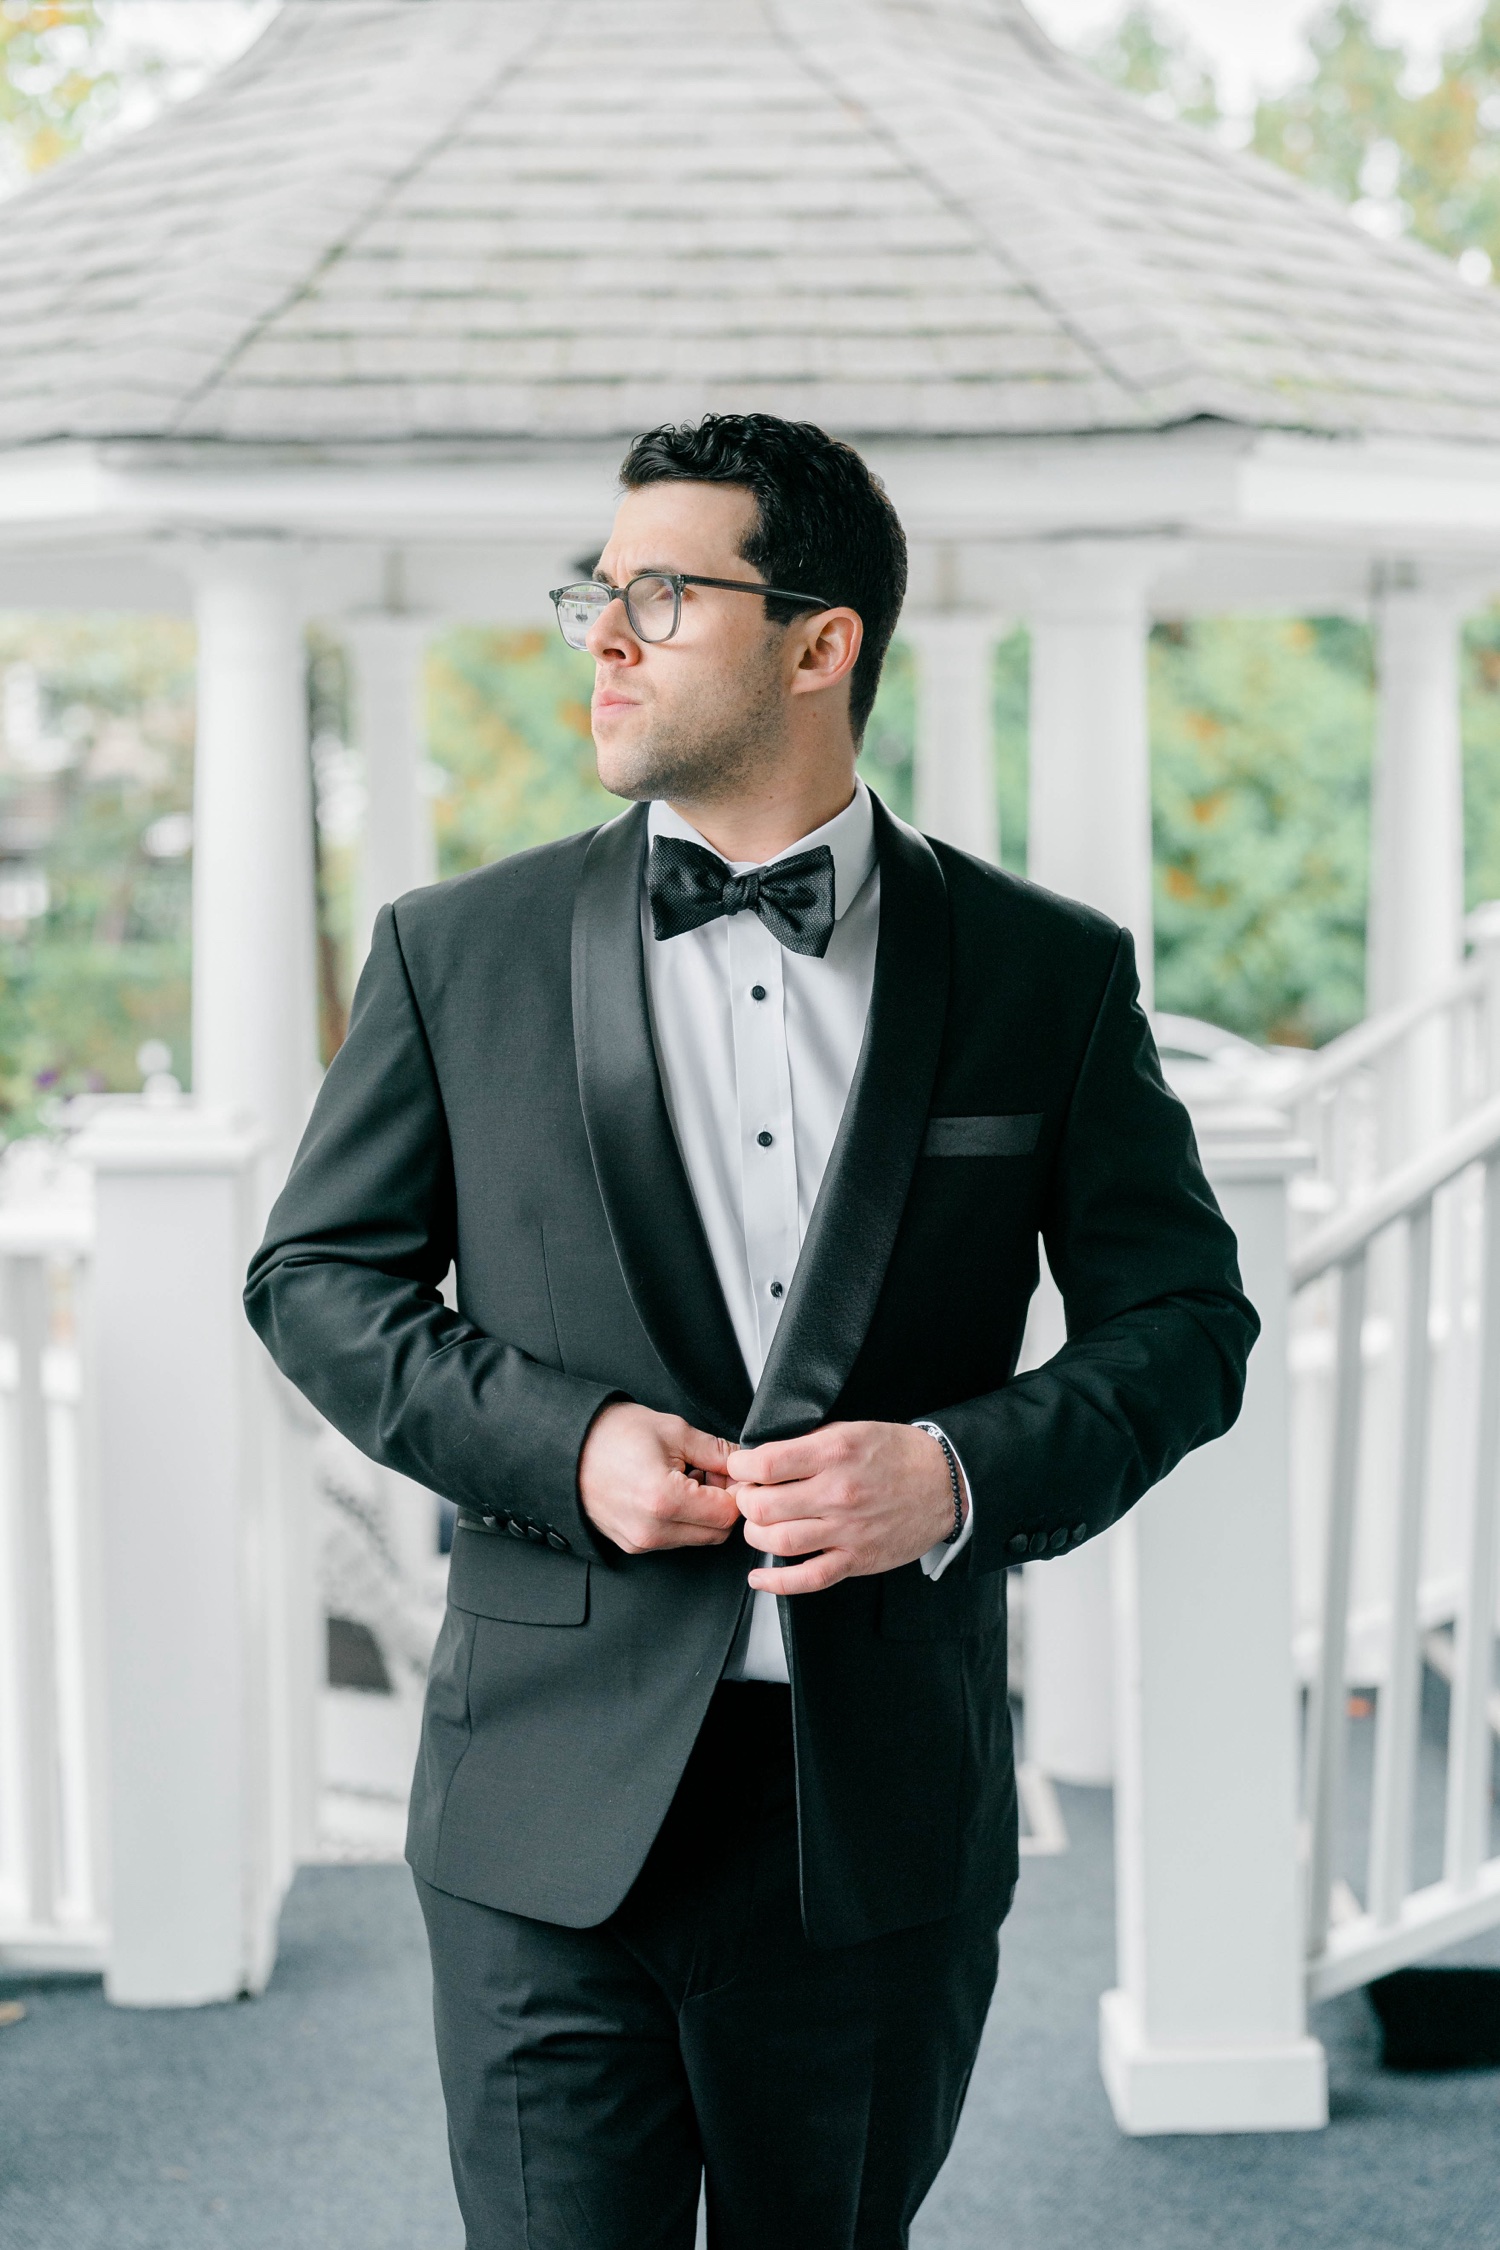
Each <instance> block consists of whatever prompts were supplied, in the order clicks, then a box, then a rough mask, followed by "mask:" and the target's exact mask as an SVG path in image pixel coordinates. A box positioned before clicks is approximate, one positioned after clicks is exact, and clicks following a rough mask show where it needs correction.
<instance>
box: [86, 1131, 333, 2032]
mask: <svg viewBox="0 0 1500 2250" xmlns="http://www.w3.org/2000/svg"><path fill="white" fill-rule="evenodd" d="M257 1149H258V1140H257V1137H256V1136H255V1135H254V1134H253V1133H251V1132H247V1131H246V1130H245V1129H244V1127H243V1125H242V1124H241V1123H240V1121H239V1120H237V1119H236V1118H234V1117H232V1116H231V1115H229V1114H227V1113H225V1112H223V1111H214V1110H201V1109H199V1108H198V1107H197V1106H196V1105H193V1104H188V1103H184V1104H182V1105H181V1106H180V1107H178V1108H166V1109H154V1108H150V1107H143V1108H138V1109H137V1108H129V1109H125V1110H123V1111H116V1112H113V1113H106V1114H105V1115H104V1116H103V1117H102V1118H101V1119H100V1120H98V1121H97V1122H96V1123H95V1124H94V1125H93V1126H91V1127H90V1128H89V1130H88V1131H87V1132H86V1133H85V1134H83V1135H81V1136H80V1138H79V1141H78V1142H77V1143H75V1150H76V1153H77V1154H78V1156H79V1157H80V1158H81V1159H82V1160H83V1161H84V1162H86V1163H88V1164H90V1165H91V1166H92V1167H93V1170H94V1175H95V1183H96V1209H97V1231H96V1237H95V1250H94V1273H93V1285H92V1298H91V1308H90V1332H91V1333H90V1364H91V1368H92V1388H93V1405H94V1416H95V1447H94V1453H95V1458H96V1460H97V1462H98V1476H99V1481H100V1511H99V1513H100V1520H101V1534H100V1542H101V1549H102V1564H103V1567H102V1572H101V1578H102V1585H103V1606H104V1634H103V1638H104V1652H105V1653H104V1664H105V1678H106V1695H105V1704H106V1710H107V1728H108V1745H109V1747H108V1758H107V1775H108V1780H107V1788H108V1805H109V1821H108V1826H109V1837H110V1928H111V1936H110V1944H109V1953H108V1962H107V1968H106V1990H107V1992H108V1996H109V1998H110V1999H111V2000H114V2001H116V2002H120V2003H122V2004H124V2005H126V2006H135V2007H192V2006H197V2005H200V2004H202V2003H204V2002H206V2001H212V2000H230V1999H233V1998H234V1997H235V1995H236V1994H238V1993H241V1992H255V1991H259V1990H260V1989H261V1988H262V1987H263V1986H264V1984H265V1982H266V1979H267V1978H268V1976H269V1975H270V1971H271V1964H272V1960H273V1958H274V1954H275V1942H276V1919H277V1913H278V1909H279V1905H280V1899H281V1894H282V1891H283V1889H284V1886H285V1883H286V1880H287V1878H288V1874H289V1867H288V1863H287V1854H286V1849H285V1841H284V1839H285V1835H286V1829H287V1814H286V1809H285V1807H284V1806H280V1805H278V1803H277V1801H276V1799H277V1793H278V1789H279V1788H281V1787H284V1779H283V1778H279V1761H278V1758H277V1754H276V1745H275V1731H276V1726H277V1710H276V1702H277V1698H276V1693H275V1688H274V1685H273V1682H272V1680H271V1677H270V1672H271V1665H272V1661H273V1652H274V1651H275V1650H276V1649H277V1647H278V1645H279V1644H280V1642H281V1640H282V1638H283V1634H282V1632H281V1630H280V1621H279V1619H278V1616H277V1611H278V1607H279V1603H280V1598H281V1596H280V1573H279V1572H278V1570H277V1568H276V1563H275V1555H274V1544H275V1541H274V1532H273V1530H272V1528H271V1524H270V1515H271V1510H270V1508H269V1506H268V1502H267V1490H268V1484H269V1479H268V1475H267V1469H266V1441H267V1420H268V1401H267V1395H266V1391H265V1387H264V1383H263V1381H262V1379H261V1369H260V1368H259V1367H258V1366H257V1365H256V1364H255V1359H256V1357H257V1356H258V1347H257V1346H256V1344H255V1341H254V1338H253V1337H252V1336H251V1334H250V1331H249V1329H248V1328H247V1326H246V1323H245V1318H244V1313H243V1310H242V1308H241V1304H240V1289H241V1285H242V1281H243V1276H244V1268H245V1260H246V1256H247V1254H248V1250H249V1247H250V1242H251V1236H252V1229H253V1227H254V1223H255V1211H254V1193H255V1184H254V1183H255V1171H256V1156H257Z"/></svg>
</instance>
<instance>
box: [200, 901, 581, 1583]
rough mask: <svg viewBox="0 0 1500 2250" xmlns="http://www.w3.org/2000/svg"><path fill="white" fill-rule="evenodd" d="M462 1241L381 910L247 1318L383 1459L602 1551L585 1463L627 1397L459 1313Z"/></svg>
mask: <svg viewBox="0 0 1500 2250" xmlns="http://www.w3.org/2000/svg"><path fill="white" fill-rule="evenodd" d="M454 1250H455V1197H454V1183H453V1160H452V1152H451V1148H450V1144H449V1139H448V1130H447V1124H446V1121H445V1118H444V1114H443V1104H442V1097H441V1092H440V1089H439V1085H438V1080H437V1074H436V1072H435V1070H434V1068H433V1061H432V1056H431V1053H430V1051H429V1049H428V1045H427V1039H426V1034H425V1032H424V1030H423V1026H422V1021H421V1016H420V1013H419V1011H418V1008H417V1003H416V999H415V996H414V994H413V992H412V988H411V983H410V979H409V977H408V974H407V968H406V962H405V960H404V958H403V955H402V951H401V942H400V937H399V933H398V931H397V927H396V919H395V915H394V913H393V911H392V909H391V908H390V907H385V908H383V909H382V910H381V913H380V917H379V919H378V921H377V923H376V925H375V934H374V939H373V941H372V945H371V950H370V958H369V960H368V962H367V963H366V965H365V969H364V973H363V975H362V976H361V978H360V980H359V989H358V991H357V993H356V994H355V999H354V1007H353V1011H352V1016H351V1020H350V1025H349V1036H348V1038H347V1039H346V1040H345V1042H344V1045H343V1046H342V1048H341V1049H340V1050H339V1053H338V1054H337V1055H336V1056H335V1058H334V1061H333V1063H332V1065H331V1067H330V1069H329V1071H328V1075H327V1077H326V1079H325V1080H324V1083H323V1087H322V1090H321V1092H320V1093H319V1095H318V1099H317V1102H316V1104H315V1105H314V1108H313V1113H312V1117H311V1120H310V1121H309V1124H308V1127H307V1131H306V1133H305V1134H304V1135H303V1139H302V1145H301V1147H300V1148H299V1149H298V1151H297V1156H296V1160H295V1162H294V1163H293V1165H292V1169H291V1173H290V1176H289V1177H288V1180H287V1183H286V1186H285V1188H284V1189H283V1190H282V1193H281V1195H280V1197H279V1198H278V1200H277V1202H276V1205H275V1207H274V1209H273V1210H272V1212H271V1216H270V1220H269V1223H268V1225H267V1228H266V1237H265V1240H264V1242H263V1243H262V1244H261V1246H260V1248H259V1250H258V1251H257V1252H256V1254H255V1257H254V1259H253V1260H252V1262H251V1266H250V1273H249V1279H248V1282H247V1285H246V1290H245V1306H246V1310H247V1312H248V1313H249V1316H250V1321H251V1324H252V1326H253V1327H254V1328H255V1330H256V1332H257V1333H258V1335H259V1336H260V1338H261V1340H262V1341H263V1343H264V1344H265V1346H266V1348H267V1350H268V1351H269V1352H270V1354H271V1357H272V1358H273V1359H274V1360H275V1362H276V1364H277V1366H278V1367H280V1368H281V1370H282V1372H283V1374H285V1375H286V1376H287V1377H288V1378H289V1380H290V1381H291V1382H293V1383H295V1384H296V1386H297V1388H298V1390H300V1391H301V1392H303V1394H304V1395H305V1396H306V1397H307V1398H308V1399H310V1400H311V1401H312V1403H313V1405H314V1406H315V1407H316V1408H317V1409H318V1411H319V1412H320V1413H321V1414H323V1415H325V1416H326V1417H327V1419H328V1420H329V1421H330V1422H332V1423H333V1424H334V1426H335V1427H336V1428H337V1429H340V1430H342V1431H343V1432H344V1434H345V1436H346V1437H348V1438H351V1439H352V1440H353V1442H354V1443H355V1444H356V1445H357V1446H359V1447H360V1448H361V1450H362V1451H363V1452H365V1453H367V1454H369V1455H370V1456H371V1458H372V1459H374V1460H376V1461H379V1462H382V1463H384V1464H385V1465H386V1466H387V1467H390V1468H393V1469H399V1470H400V1471H401V1472H402V1473H403V1474H404V1475H406V1476H409V1477H413V1478H415V1479H416V1480H417V1482H418V1483H420V1484H425V1485H427V1486H428V1487H429V1488H430V1489H431V1490H433V1491H434V1492H439V1493H441V1494H443V1495H444V1496H445V1497H446V1498H447V1499H450V1500H453V1501H456V1502H457V1503H458V1504H459V1506H461V1507H466V1508H473V1509H477V1510H479V1511H480V1512H482V1513H486V1514H497V1515H502V1516H508V1517H515V1518H516V1519H517V1520H518V1521H519V1522H521V1523H522V1524H525V1523H527V1522H530V1523H532V1524H534V1525H535V1526H537V1527H538V1528H539V1529H540V1530H541V1531H542V1532H544V1533H545V1532H548V1531H550V1532H552V1533H553V1534H554V1535H555V1540H562V1539H565V1540H566V1541H567V1543H568V1545H569V1547H571V1549H572V1550H573V1551H574V1552H575V1553H583V1554H590V1553H597V1552H598V1551H599V1550H598V1549H597V1547H596V1546H595V1543H594V1541H593V1538H592V1536H591V1534H590V1531H589V1527H588V1522H587V1518H586V1517H585V1516H584V1514H583V1510H582V1507H581V1505H580V1503H579V1499H578V1456H579V1454H580V1452H581V1451H582V1448H583V1441H584V1438H585V1437H586V1436H587V1434H588V1430H589V1425H590V1424H591V1423H592V1421H593V1419H594V1417H595V1415H596V1414H597V1413H598V1412H599V1409H600V1407H601V1406H603V1405H604V1404H605V1403H606V1402H607V1401H608V1400H609V1399H610V1398H612V1397H615V1396H617V1395H618V1394H617V1393H615V1392H614V1391H612V1390H611V1389H610V1388H609V1387H608V1386H607V1385H604V1384H600V1383H590V1382H583V1381H581V1380H579V1379H578V1378H577V1377H575V1376H571V1375H566V1374H563V1373H562V1372H561V1371H560V1370H558V1369H556V1368H552V1367H544V1366H542V1365H541V1364H540V1363H539V1362H538V1361H536V1360H534V1359H530V1358H528V1357H527V1356H526V1354H525V1353H524V1352H521V1351H518V1350H517V1349H516V1348H515V1347H514V1346H513V1345H510V1344H507V1343H505V1342H504V1341H503V1340H502V1339H500V1338H498V1337H494V1336H489V1335H486V1334H484V1333H483V1332H482V1331H481V1330H480V1329H478V1328H476V1327H475V1326H474V1324H473V1323H472V1322H471V1321H468V1320H465V1319H464V1318H463V1317H462V1315H461V1314H459V1313H457V1312H454V1311H453V1310H451V1308H450V1307H449V1306H448V1305H446V1304H445V1303H444V1301H443V1298H442V1294H441V1290H442V1284H443V1281H444V1279H445V1277H446V1275H447V1273H448V1270H449V1267H450V1266H451V1265H452V1263H453V1257H454Z"/></svg>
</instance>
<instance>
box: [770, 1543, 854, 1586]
mask: <svg viewBox="0 0 1500 2250" xmlns="http://www.w3.org/2000/svg"><path fill="white" fill-rule="evenodd" d="M852 1568H853V1558H852V1557H851V1556H849V1555H846V1554H844V1553H843V1552H842V1551H841V1550H840V1549H839V1548H837V1547H830V1548H828V1549H827V1550H826V1551H825V1552H824V1553H823V1554H821V1555H814V1556H812V1557H811V1559H810V1560H809V1561H807V1562H800V1563H789V1564H788V1565H787V1567H786V1568H785V1569H784V1570H752V1571H751V1573H750V1584H751V1586H752V1587H753V1588H754V1590H755V1592H756V1593H757V1594H822V1593H826V1592H827V1590H828V1588H829V1587H830V1586H836V1585H837V1584H838V1582H839V1580H840V1579H841V1578H847V1577H848V1576H849V1574H850V1571H851V1569H852Z"/></svg>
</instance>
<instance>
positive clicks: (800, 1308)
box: [744, 797, 948, 1445]
mask: <svg viewBox="0 0 1500 2250" xmlns="http://www.w3.org/2000/svg"><path fill="white" fill-rule="evenodd" d="M874 809H875V840H876V848H877V851H878V853H879V856H880V937H879V941H878V943H877V946H876V949H875V983H874V989H873V991H872V993H871V996H870V1020H869V1024H868V1025H867V1027H866V1030H865V1040H864V1045H863V1047H862V1048H861V1050H860V1058H859V1065H858V1068H857V1069H856V1071H855V1074H854V1084H853V1086H852V1087H851V1088H850V1092H849V1100H848V1103H847V1105H846V1107H845V1110H844V1119H843V1123H842V1125H841V1126H840V1128H839V1135H838V1139H837V1140H836V1141H835V1143H834V1146H833V1153H832V1155H831V1156H830V1158H829V1160H828V1170H827V1171H826V1172H825V1174H824V1176H823V1185H822V1188H821V1189H820V1191H819V1194H818V1200H817V1202H816V1204H815V1205H814V1206H813V1214H812V1219H811V1222H810V1224H809V1226H808V1230H807V1239H806V1241H805V1242H804V1243H803V1245H802V1255H801V1257H800V1258H799V1259H798V1260H797V1271H796V1273H795V1274H794V1275H793V1277H792V1285H791V1289H790V1291H789V1292H788V1295H787V1303H786V1311H785V1312H784V1313H783V1314H782V1316H781V1321H780V1324H779V1326H778V1327H777V1330H776V1339H775V1342H774V1343H773V1344H772V1347H771V1354H770V1357H769V1359H768V1360H767V1361H766V1366H765V1372H764V1374H763V1375H762V1376H761V1379H760V1386H759V1388H758V1389H757V1391H756V1393H755V1399H754V1402H753V1404H752V1405H751V1408H750V1418H749V1420H748V1422H747V1423H746V1425H745V1432H744V1438H745V1443H746V1444H747V1445H758V1444H760V1443H762V1442H763V1441H764V1440H765V1439H767V1438H776V1437H796V1436H800V1435H801V1434H802V1432H803V1431H805V1430H810V1429H814V1428H816V1426H817V1425H818V1423H820V1422H826V1421H827V1419H828V1417H829V1415H830V1414H831V1413H832V1411H833V1408H834V1406H835V1404H836V1403H837V1401H838V1398H839V1394H840V1392H841V1391H842V1390H843V1388H844V1385H845V1383H846V1382H847V1381H848V1379H849V1373H850V1370H851V1369H852V1367H853V1365H854V1362H855V1360H856V1358H857V1357H858V1356H859V1350H860V1346H861V1345H862V1344H863V1342H864V1340H865V1334H866V1331H867V1330H868V1328H869V1325H870V1321H871V1319H872V1318H873V1316H874V1312H875V1303H876V1299H877V1298H878V1297H879V1295H880V1289H881V1284H882V1282H883V1281H884V1279H885V1269H886V1267H887V1265H888V1264H889V1262H890V1255H891V1250H892V1247H893V1246H894V1243H895V1240H896V1229H897V1228H898V1227H899V1225H900V1224H901V1213H902V1211H903V1210H904V1209H905V1206H906V1193H907V1189H908V1187H909V1186H910V1185H911V1176H912V1171H913V1168H914V1166H915V1164H916V1161H917V1156H918V1153H919V1152H920V1149H921V1146H922V1135H923V1132H924V1130H925V1128H926V1124H927V1112H928V1105H929V1102H930V1100H931V1095H932V1083H933V1079H934V1077H935V1075H936V1073H937V1064H938V1052H939V1049H940V1048H941V1046H942V1040H943V1026H944V1022H945V1020H946V1017H947V1012H948V891H947V886H946V884H945V883H944V881H943V873H942V869H941V868H940V867H939V866H938V863H937V859H936V857H935V855H934V854H933V852H932V850H931V848H930V847H929V846H928V844H927V843H926V841H925V840H924V839H923V838H922V837H921V836H919V835H917V833H916V832H915V830H913V829H910V828H908V827H906V826H905V825H904V823H902V822H900V821H897V820H895V819H893V818H892V816H891V815H890V814H889V813H888V812H887V811H886V809H885V807H884V806H883V805H882V804H881V802H880V799H879V798H878V797H877V798H875V799H874Z"/></svg>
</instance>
